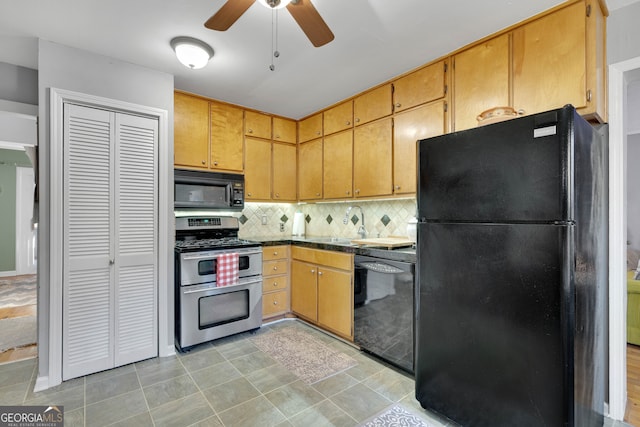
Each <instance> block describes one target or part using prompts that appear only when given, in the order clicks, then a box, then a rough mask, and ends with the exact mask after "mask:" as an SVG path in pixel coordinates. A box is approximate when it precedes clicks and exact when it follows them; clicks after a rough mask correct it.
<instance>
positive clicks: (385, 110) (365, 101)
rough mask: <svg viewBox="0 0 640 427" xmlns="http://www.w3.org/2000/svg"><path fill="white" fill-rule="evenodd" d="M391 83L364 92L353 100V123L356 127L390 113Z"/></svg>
mask: <svg viewBox="0 0 640 427" xmlns="http://www.w3.org/2000/svg"><path fill="white" fill-rule="evenodd" d="M391 90H392V88H391V83H389V84H386V85H384V86H380V87H379V88H377V89H373V90H371V91H369V92H366V93H364V94H362V95H360V96H358V97H356V98H355V99H354V100H353V117H354V118H353V121H354V124H355V125H356V126H358V125H362V124H365V123H368V122H370V121H372V120H375V119H378V118H380V117H385V116H388V115H390V114H391V113H392V111H393V110H392V108H393V104H392V99H391Z"/></svg>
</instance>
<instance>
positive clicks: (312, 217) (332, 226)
mask: <svg viewBox="0 0 640 427" xmlns="http://www.w3.org/2000/svg"><path fill="white" fill-rule="evenodd" d="M350 206H360V207H361V208H362V211H363V212H364V218H365V228H366V229H367V233H368V234H367V237H389V236H406V235H407V221H409V219H410V218H412V217H413V216H415V214H416V199H415V198H410V199H400V200H398V199H390V200H374V201H364V200H352V201H347V202H333V203H313V204H311V203H310V204H286V203H251V202H247V203H245V207H244V210H243V211H242V214H241V215H238V216H239V219H240V232H239V235H240V237H241V238H250V237H258V236H265V237H266V236H274V237H275V236H278V237H284V236H291V232H292V229H293V217H294V214H295V213H296V212H302V213H303V214H304V217H305V234H306V236H308V237H309V236H311V237H317V236H327V237H348V238H351V237H358V228H360V225H361V222H362V218H361V214H360V209H351V211H350V212H349V215H348V216H347V223H346V224H344V223H343V219H344V218H345V216H346V212H347V209H348V208H349V207H350Z"/></svg>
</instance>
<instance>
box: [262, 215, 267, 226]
mask: <svg viewBox="0 0 640 427" xmlns="http://www.w3.org/2000/svg"><path fill="white" fill-rule="evenodd" d="M262 225H267V216H266V215H262Z"/></svg>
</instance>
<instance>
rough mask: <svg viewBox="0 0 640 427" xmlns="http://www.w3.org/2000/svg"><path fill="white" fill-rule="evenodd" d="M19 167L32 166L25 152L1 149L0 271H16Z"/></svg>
mask: <svg viewBox="0 0 640 427" xmlns="http://www.w3.org/2000/svg"><path fill="white" fill-rule="evenodd" d="M17 166H31V162H30V161H29V158H28V157H27V155H26V154H25V152H24V151H16V150H3V149H0V271H13V270H15V269H16V167H17Z"/></svg>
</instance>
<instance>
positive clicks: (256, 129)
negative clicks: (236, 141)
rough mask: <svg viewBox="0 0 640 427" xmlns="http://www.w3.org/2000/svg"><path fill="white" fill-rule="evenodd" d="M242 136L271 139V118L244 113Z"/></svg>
mask: <svg viewBox="0 0 640 427" xmlns="http://www.w3.org/2000/svg"><path fill="white" fill-rule="evenodd" d="M244 134H245V135H247V136H252V137H255V138H264V139H271V116H268V115H266V114H262V113H257V112H255V111H245V113H244Z"/></svg>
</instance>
